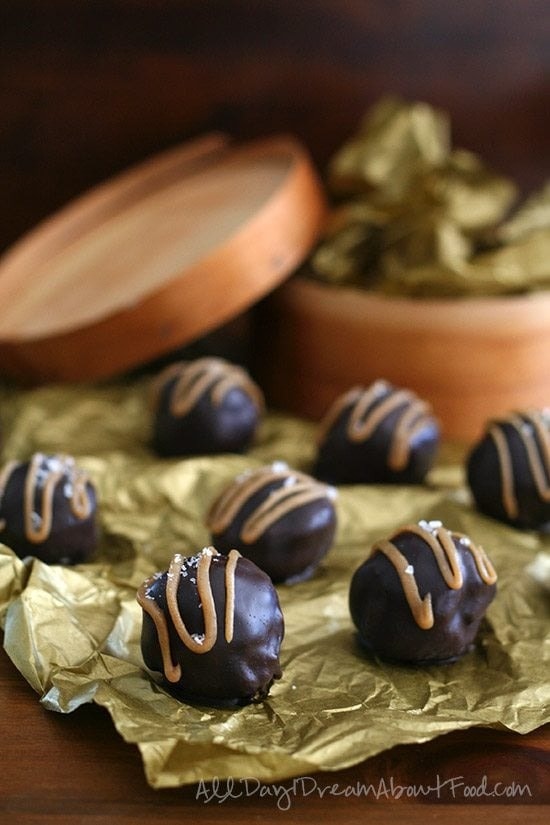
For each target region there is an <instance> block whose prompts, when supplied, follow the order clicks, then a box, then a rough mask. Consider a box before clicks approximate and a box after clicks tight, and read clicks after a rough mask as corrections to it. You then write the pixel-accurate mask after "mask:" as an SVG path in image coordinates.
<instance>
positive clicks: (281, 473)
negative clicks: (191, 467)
mask: <svg viewBox="0 0 550 825" xmlns="http://www.w3.org/2000/svg"><path fill="white" fill-rule="evenodd" d="M262 477H264V478H265V483H264V484H262V486H260V488H259V489H257V490H256V491H255V492H254V490H253V487H254V485H255V484H256V482H257V481H261V479H262ZM244 485H246V486H247V487H248V488H250V493H249V494H244V495H241V496H240V498H241V501H242V503H241V505H240V506H239V507H238V508H237V509H236V512H235V513H234V515H233V517H232V518H231V519H230V520H229V522H228V523H226V524H224V522H227V518H225V508H224V500H227V498H228V497H231V496H232V494H234V495H235V496H239V493H240V489H241V488H243V486H244ZM256 486H257V484H256ZM294 491H296V493H298V494H297V495H294ZM298 491H302V492H298ZM279 496H282V497H283V498H284V499H286V501H283V504H282V506H283V508H284V509H283V510H280V511H279V510H278V508H277V511H278V512H280V517H278V518H275V519H269V518H268V517H266V518H265V519H264V522H265V527H263V528H262V529H260V530H256V533H257V534H258V535H257V536H254V535H253V536H249V535H248V532H249V531H248V530H247V528H246V525H247V523H248V522H249V520H250V519H251V518H254V514H255V513H261V512H262V511H264V510H265V509H266V508H269V507H270V501H271V500H273V499H275V500H276V499H277V497H279ZM334 497H335V491H334V490H333V489H331V488H329V487H327V486H326V485H324V484H320V483H319V482H318V481H316V480H315V479H313V478H311V477H310V476H307V475H305V474H303V473H297V472H296V471H294V470H291V469H289V468H288V467H287V466H286V465H285V464H283V463H282V462H280V463H275V464H273V465H271V466H269V467H262V468H260V469H258V470H255V471H252V472H250V473H245V474H243V475H242V476H239V477H238V478H236V479H235V480H234V481H233V482H232V483H231V484H230V485H229V487H228V488H227V489H226V490H224V492H223V493H222V495H221V496H220V498H219V499H218V500H217V501H216V502H215V503H214V505H213V507H212V508H211V510H210V514H209V517H208V527H209V529H210V530H211V533H212V540H213V542H214V544H215V546H216V547H217V549H218V550H219V551H220V553H229V551H230V550H231V549H232V548H236V549H237V550H238V551H239V552H240V553H242V555H243V556H246V557H247V558H249V559H251V560H252V561H253V562H254V563H255V564H257V565H258V567H260V568H261V569H262V570H264V571H265V572H266V573H267V574H268V576H270V578H271V579H272V581H274V582H275V583H282V582H284V583H287V584H293V583H296V582H299V581H304V580H305V579H308V578H309V577H310V576H312V575H313V573H314V572H315V570H316V569H317V567H318V565H319V563H320V562H321V560H322V559H323V558H324V556H325V555H326V553H327V552H328V551H329V549H330V547H331V545H332V543H333V540H334V534H335V531H336V511H335V507H334ZM301 502H302V503H301ZM268 514H269V509H268V510H267V513H266V516H268ZM260 526H261V525H260Z"/></svg>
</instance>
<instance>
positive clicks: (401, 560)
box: [371, 524, 497, 630]
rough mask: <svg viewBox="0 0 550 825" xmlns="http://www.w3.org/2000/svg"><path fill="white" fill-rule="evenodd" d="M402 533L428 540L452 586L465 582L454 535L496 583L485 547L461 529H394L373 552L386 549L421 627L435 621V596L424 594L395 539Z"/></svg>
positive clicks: (414, 526)
mask: <svg viewBox="0 0 550 825" xmlns="http://www.w3.org/2000/svg"><path fill="white" fill-rule="evenodd" d="M403 533H414V534H415V535H417V536H420V538H422V539H423V540H424V541H425V542H426V544H427V545H428V547H429V548H430V550H431V551H432V553H433V555H434V557H435V560H436V562H437V565H438V567H439V571H440V573H441V575H442V577H443V579H444V581H445V583H446V584H447V586H448V587H449V588H451V589H452V590H460V588H461V587H462V584H463V578H462V571H461V569H460V563H459V558H458V552H457V549H456V546H455V543H454V541H453V539H457V540H458V541H460V542H462V544H463V546H464V547H465V549H467V550H468V551H469V552H470V554H471V555H472V556H473V559H474V562H475V565H476V567H477V571H478V573H479V575H480V577H481V579H482V580H483V581H484V582H485V583H486V584H494V583H495V582H496V580H497V575H496V572H495V569H494V567H493V565H492V564H491V562H490V560H489V558H488V557H487V555H486V553H485V551H484V550H483V548H482V547H478V546H476V545H475V544H473V543H472V542H471V541H470V539H469V538H468V537H467V536H465V535H463V534H462V533H455V532H451V531H449V530H446V529H445V528H444V527H438V528H437V529H435V530H433V532H432V531H431V530H426V529H424V528H423V527H421V526H420V525H417V524H411V525H407V526H406V527H403V528H402V529H401V530H399V531H398V532H397V533H395V534H394V535H393V536H392V537H391V539H384V540H382V541H379V542H377V543H376V544H375V545H374V546H373V548H372V551H371V556H372V555H374V554H375V553H377V552H380V553H383V554H384V555H385V556H386V558H387V559H388V560H389V561H390V562H391V563H392V564H393V566H394V568H395V570H396V572H397V574H398V576H399V580H400V582H401V586H402V588H403V593H404V595H405V598H406V600H407V603H408V605H409V607H410V609H411V613H412V614H413V617H414V620H415V622H416V624H417V625H418V626H419V627H420V628H421V629H422V630H429V629H430V628H431V627H433V625H434V615H433V607H432V596H431V593H427V594H426V595H425V596H424V598H421V596H420V593H419V591H418V584H417V581H416V578H415V576H414V568H413V566H412V565H411V564H410V562H409V561H408V559H407V558H406V557H405V556H404V555H403V553H402V552H401V551H400V550H399V548H398V547H397V546H396V545H395V544H394V543H393V542H394V540H395V539H396V538H398V536H400V535H402V534H403Z"/></svg>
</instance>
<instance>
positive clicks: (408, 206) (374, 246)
mask: <svg viewBox="0 0 550 825" xmlns="http://www.w3.org/2000/svg"><path fill="white" fill-rule="evenodd" d="M327 182H328V186H329V189H330V191H331V193H332V195H333V197H334V201H335V207H334V211H333V214H332V216H331V218H330V220H329V224H328V227H327V230H326V233H325V236H324V238H323V239H322V241H321V243H320V244H319V246H318V248H317V249H316V251H315V252H314V253H313V255H312V257H311V260H310V263H309V269H310V271H311V273H312V274H313V275H314V276H316V277H317V278H319V279H320V280H322V281H326V282H328V283H332V284H335V285H338V284H350V285H356V286H364V287H366V288H369V289H376V290H379V291H381V292H384V293H387V294H396V295H409V296H432V297H443V296H456V297H460V296H479V295H499V294H518V293H523V292H528V291H532V290H537V289H548V288H549V287H550V265H549V263H548V262H549V261H550V185H546V187H545V188H543V190H542V191H541V192H540V193H537V194H536V195H533V196H532V197H531V198H530V199H529V200H528V201H526V202H525V203H524V204H523V205H522V206H521V207H520V208H519V209H517V210H516V212H515V213H514V214H512V216H511V217H510V216H509V212H510V208H511V207H512V204H513V203H514V201H515V200H516V199H517V191H516V186H515V184H514V183H513V181H511V180H507V179H506V178H504V177H502V176H500V175H498V174H496V173H494V172H492V171H491V170H490V169H488V168H487V167H486V166H485V165H484V164H483V163H482V161H481V160H480V159H479V158H478V157H476V156H475V155H474V154H472V153H471V152H467V151H464V150H461V149H453V148H452V146H451V139H450V124H449V120H448V117H447V115H446V114H445V113H443V112H441V111H438V110H436V109H433V108H431V107H430V106H428V105H427V104H424V103H412V104H410V103H404V102H402V101H400V100H396V99H393V98H392V99H387V100H382V101H381V102H380V103H378V104H377V105H376V106H374V107H373V109H372V110H371V111H370V112H369V113H368V114H367V116H366V117H365V119H364V121H363V123H362V124H361V126H360V128H359V130H358V132H357V134H356V135H355V136H353V137H352V138H351V139H350V140H349V141H348V142H347V143H346V144H345V145H344V146H343V147H342V148H341V149H340V151H339V152H337V154H336V155H335V157H334V158H333V159H332V161H331V163H330V165H329V169H328V181H327Z"/></svg>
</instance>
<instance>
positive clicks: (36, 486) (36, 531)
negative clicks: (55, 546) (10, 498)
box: [0, 453, 92, 544]
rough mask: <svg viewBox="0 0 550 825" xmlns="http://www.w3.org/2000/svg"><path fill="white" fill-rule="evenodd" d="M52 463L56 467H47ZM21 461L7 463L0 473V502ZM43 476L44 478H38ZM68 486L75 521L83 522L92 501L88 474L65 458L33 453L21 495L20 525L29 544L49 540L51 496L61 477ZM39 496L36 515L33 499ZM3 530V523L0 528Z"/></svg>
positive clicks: (51, 515) (51, 512) (51, 509)
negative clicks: (21, 514) (88, 486)
mask: <svg viewBox="0 0 550 825" xmlns="http://www.w3.org/2000/svg"><path fill="white" fill-rule="evenodd" d="M52 460H53V461H55V462H56V463H57V464H58V465H59V466H58V467H56V468H55V469H54V468H52V467H51V463H52ZM21 464H22V462H20V461H9V462H8V463H7V464H6V466H5V467H4V469H3V470H2V473H1V474H0V503H1V501H2V498H3V496H4V492H5V490H6V487H7V485H8V483H9V480H10V478H11V476H12V474H13V472H14V471H15V469H16V468H17V467H20V466H21ZM43 474H44V475H45V479H43V478H41V476H42V475H43ZM65 476H67V479H66V481H65V482H64V483H67V484H69V485H70V487H71V495H70V497H69V502H70V506H71V510H72V513H73V515H74V516H75V518H77V519H80V520H84V519H86V518H88V516H89V515H90V513H91V511H92V501H91V498H90V495H89V493H88V490H87V486H86V485H87V484H88V481H89V478H88V475H87V474H86V473H85V472H84V471H83V470H81V469H79V468H78V467H76V465H75V464H74V461H73V460H72V459H71V458H70V457H69V456H63V455H57V456H52V458H50V457H48V456H46V455H44V454H43V453H35V454H34V455H33V457H32V458H31V460H30V462H29V467H28V470H27V475H26V477H25V487H24V493H23V522H24V528H25V537H26V539H27V540H28V541H30V542H31V543H32V544H41V543H42V542H43V541H46V539H47V538H48V537H49V535H50V533H51V529H52V522H53V497H54V493H55V489H56V487H57V485H58V484H59V482H60V481H63V479H64V477H65ZM39 492H40V493H41V500H40V506H39V510H38V512H36V511H35V509H34V506H35V498H36V496H37V494H38V493H39ZM4 527H5V523H4V525H3V526H2V529H3V528H4Z"/></svg>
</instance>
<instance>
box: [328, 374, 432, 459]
mask: <svg viewBox="0 0 550 825" xmlns="http://www.w3.org/2000/svg"><path fill="white" fill-rule="evenodd" d="M384 396H385V397H384ZM380 397H382V400H381V401H380V402H379V403H377V402H378V401H379V399H380ZM350 406H351V407H352V412H351V415H350V417H349V420H348V423H347V428H346V435H347V437H348V438H349V439H350V441H355V442H358V443H359V442H362V441H366V440H367V439H368V438H370V436H371V435H372V434H373V433H374V431H375V429H376V428H377V427H378V425H379V424H380V423H381V422H382V421H383V420H384V419H385V418H387V417H388V416H389V415H390V414H391V413H392V412H394V411H395V410H396V409H397V408H398V407H400V406H403V412H402V414H401V416H400V417H399V419H398V421H397V424H396V426H395V429H394V431H393V434H392V440H391V444H390V451H389V455H388V466H389V467H390V468H391V469H392V470H395V471H398V470H402V469H403V468H404V467H406V465H407V462H408V460H409V454H410V443H411V440H412V439H413V438H414V436H415V435H416V434H417V433H418V432H420V431H421V430H422V429H423V427H424V426H425V425H426V423H427V421H428V420H429V417H430V414H431V407H430V405H429V404H427V403H426V402H425V401H421V400H420V399H419V398H417V397H416V396H415V395H414V394H413V393H412V392H410V391H409V390H394V389H393V388H392V387H391V385H390V384H388V383H387V382H386V381H375V383H374V384H373V385H372V386H371V387H369V388H368V389H367V390H363V389H361V388H360V387H355V388H354V389H352V390H350V391H349V392H347V393H346V394H345V395H343V396H342V397H340V398H339V399H337V400H336V401H335V403H334V404H333V406H332V407H331V408H330V410H329V412H328V413H327V416H326V417H325V420H324V421H323V423H322V425H321V430H320V433H319V437H318V441H319V443H322V442H323V441H324V439H325V438H326V436H327V434H328V432H329V430H330V429H331V427H332V426H333V425H334V424H335V422H336V421H337V419H338V418H339V416H340V415H341V413H342V412H343V411H344V410H345V409H346V408H347V407H350Z"/></svg>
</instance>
